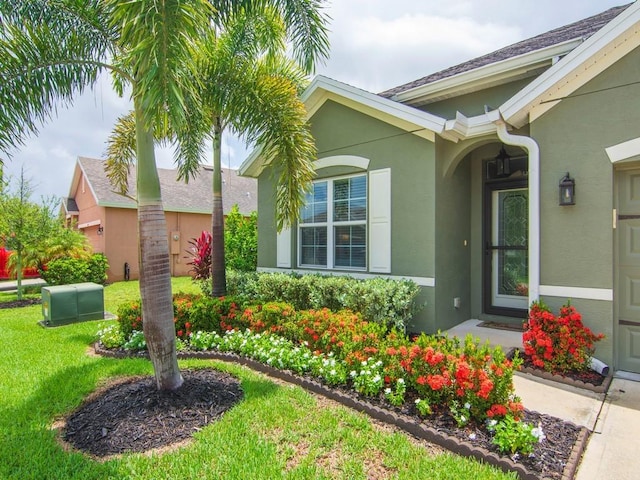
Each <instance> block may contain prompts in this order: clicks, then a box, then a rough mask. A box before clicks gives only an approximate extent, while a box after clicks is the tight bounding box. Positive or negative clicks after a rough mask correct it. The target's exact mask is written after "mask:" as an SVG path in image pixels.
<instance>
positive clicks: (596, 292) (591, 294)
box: [540, 285, 613, 302]
mask: <svg viewBox="0 0 640 480" xmlns="http://www.w3.org/2000/svg"><path fill="white" fill-rule="evenodd" d="M540 295H545V296H548V297H564V298H583V299H585V300H603V301H607V302H612V301H613V289H611V288H587V287H564V286H558V285H540Z"/></svg>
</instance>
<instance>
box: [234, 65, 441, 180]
mask: <svg viewBox="0 0 640 480" xmlns="http://www.w3.org/2000/svg"><path fill="white" fill-rule="evenodd" d="M301 99H302V101H303V102H304V104H305V107H306V109H307V118H311V117H312V116H313V115H314V114H315V113H316V112H317V111H318V110H319V109H320V107H321V106H322V105H324V103H325V102H326V101H327V100H333V101H335V102H337V103H340V104H342V105H345V106H347V107H349V108H352V109H354V110H356V111H359V112H362V113H365V114H367V115H370V116H372V117H374V118H377V119H379V120H381V121H383V122H385V123H388V124H391V125H394V126H396V127H398V128H401V129H403V130H406V131H408V132H412V133H414V134H415V135H417V136H420V137H422V138H425V139H427V140H429V141H432V142H433V141H435V135H436V134H437V133H441V132H442V130H443V129H444V126H445V119H444V118H441V117H438V116H436V115H433V114H431V113H427V112H423V111H421V110H418V109H416V108H413V107H410V106H407V105H403V104H401V103H398V102H395V101H393V100H389V99H387V98H384V97H381V96H379V95H375V94H373V93H370V92H367V91H365V90H361V89H359V88H356V87H352V86H351V85H347V84H345V83H342V82H338V81H336V80H333V79H331V78H328V77H325V76H322V75H318V76H316V77H315V78H314V79H313V81H312V82H311V84H310V85H309V87H308V88H307V89H306V90H305V92H304V93H303V94H302V97H301ZM263 169H264V160H263V159H262V158H261V151H260V149H259V148H257V149H255V150H254V151H253V152H251V154H250V155H249V156H248V157H247V159H246V160H245V161H244V162H243V163H242V165H241V166H240V168H239V173H240V175H244V176H249V177H257V176H258V175H260V173H261V172H262V170H263Z"/></svg>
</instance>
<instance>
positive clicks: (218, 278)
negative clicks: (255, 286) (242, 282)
mask: <svg viewBox="0 0 640 480" xmlns="http://www.w3.org/2000/svg"><path fill="white" fill-rule="evenodd" d="M221 157H222V124H221V122H220V117H217V118H216V120H215V122H214V126H213V212H212V214H211V296H212V297H222V296H223V295H226V293H227V279H226V276H225V258H224V210H223V205H222V161H221Z"/></svg>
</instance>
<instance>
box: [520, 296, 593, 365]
mask: <svg viewBox="0 0 640 480" xmlns="http://www.w3.org/2000/svg"><path fill="white" fill-rule="evenodd" d="M603 338H604V335H603V334H602V333H599V334H594V333H593V332H592V331H591V329H590V328H588V327H586V326H585V325H584V324H583V323H582V315H580V313H579V312H578V311H577V310H576V309H575V308H574V307H573V306H572V305H571V304H569V303H567V304H566V305H563V306H562V307H561V308H560V312H559V315H558V316H556V315H554V314H553V313H552V312H551V310H550V309H549V307H547V306H546V305H545V304H544V303H543V302H541V301H538V302H534V303H533V304H532V305H531V308H530V309H529V318H528V320H527V322H525V324H524V332H523V334H522V343H523V345H524V354H525V357H526V358H528V359H529V360H530V361H531V362H532V363H533V364H534V365H535V366H536V367H540V368H543V369H545V370H547V371H549V372H557V373H563V372H569V371H574V372H581V371H585V370H587V369H588V368H589V362H590V359H591V356H592V355H593V353H594V351H595V348H594V343H595V342H597V341H599V340H602V339H603Z"/></svg>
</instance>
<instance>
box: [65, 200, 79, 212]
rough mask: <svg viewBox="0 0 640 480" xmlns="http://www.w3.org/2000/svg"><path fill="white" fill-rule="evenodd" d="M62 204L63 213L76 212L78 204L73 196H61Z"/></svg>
mask: <svg viewBox="0 0 640 480" xmlns="http://www.w3.org/2000/svg"><path fill="white" fill-rule="evenodd" d="M62 206H63V208H64V211H65V213H78V212H79V210H78V204H77V203H76V200H75V199H74V198H69V197H63V198H62Z"/></svg>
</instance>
